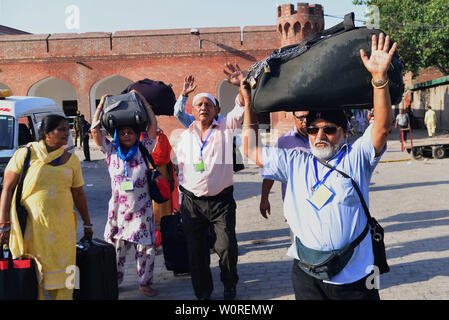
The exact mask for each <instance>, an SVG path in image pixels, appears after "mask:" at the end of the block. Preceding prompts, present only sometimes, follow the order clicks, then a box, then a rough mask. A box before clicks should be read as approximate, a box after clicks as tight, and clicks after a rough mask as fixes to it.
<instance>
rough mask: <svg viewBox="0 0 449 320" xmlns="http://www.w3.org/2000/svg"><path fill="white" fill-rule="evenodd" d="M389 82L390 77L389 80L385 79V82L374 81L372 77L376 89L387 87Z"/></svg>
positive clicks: (372, 83)
mask: <svg viewBox="0 0 449 320" xmlns="http://www.w3.org/2000/svg"><path fill="white" fill-rule="evenodd" d="M389 82H390V79H387V81H385V82H384V81H383V80H380V81H379V82H374V79H371V85H372V86H373V87H374V88H376V89H382V88H385V87H386V86H387V85H388V83H389Z"/></svg>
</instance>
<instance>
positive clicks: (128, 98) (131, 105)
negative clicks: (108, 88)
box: [100, 92, 149, 136]
mask: <svg viewBox="0 0 449 320" xmlns="http://www.w3.org/2000/svg"><path fill="white" fill-rule="evenodd" d="M100 121H101V125H102V126H103V127H104V128H105V129H106V130H107V131H108V132H109V134H110V135H111V136H114V131H115V129H116V128H117V127H122V126H131V127H136V128H137V129H139V130H141V131H144V130H145V129H146V127H147V125H148V121H149V118H148V115H147V112H146V110H145V106H144V105H143V102H142V101H141V100H140V99H139V97H138V96H137V95H136V94H135V93H134V92H132V93H127V94H120V95H117V96H108V97H106V99H105V101H104V107H103V111H102V112H101V115H100Z"/></svg>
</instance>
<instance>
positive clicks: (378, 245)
mask: <svg viewBox="0 0 449 320" xmlns="http://www.w3.org/2000/svg"><path fill="white" fill-rule="evenodd" d="M316 159H317V161H319V162H320V163H321V164H322V165H323V166H325V167H327V168H329V169H331V170H335V171H337V172H338V173H339V174H341V175H342V176H343V177H345V178H346V179H351V183H352V185H353V186H354V189H355V191H356V192H357V194H358V196H359V198H360V202H361V203H362V206H363V210H364V212H365V215H366V217H367V218H368V224H369V226H370V233H371V240H372V245H373V253H374V265H375V266H376V267H377V268H379V273H380V274H383V273H387V272H389V271H390V267H389V266H388V261H387V256H386V253H385V242H384V229H383V228H382V226H381V225H380V224H379V223H378V222H377V220H376V219H375V218H373V217H372V216H371V214H370V212H369V209H368V206H367V205H366V202H365V199H364V198H363V195H362V192H361V191H360V189H359V186H358V185H357V182H355V181H354V179H352V178H351V177H350V176H349V175H347V174H346V173H345V172H343V171H340V170H338V169H336V168H335V167H333V166H331V165H330V164H328V163H327V162H325V161H322V160H320V159H318V158H316Z"/></svg>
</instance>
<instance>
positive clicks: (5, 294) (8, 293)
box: [0, 147, 38, 300]
mask: <svg viewBox="0 0 449 320" xmlns="http://www.w3.org/2000/svg"><path fill="white" fill-rule="evenodd" d="M30 158H31V150H30V148H29V147H28V150H27V155H26V157H25V161H24V163H23V166H22V169H21V171H20V175H19V180H18V183H17V187H16V188H17V189H16V190H17V191H16V209H17V218H18V220H19V224H20V229H21V230H22V235H24V234H25V229H26V220H27V216H28V212H27V210H26V209H25V207H23V206H22V205H21V204H20V200H21V198H22V189H23V181H24V179H25V175H26V173H27V171H28V168H29V166H30ZM37 286H38V280H37V273H36V262H35V261H34V259H29V258H25V259H15V260H13V259H12V255H11V252H10V251H9V249H8V248H7V247H4V248H3V250H2V258H0V300H36V299H37V295H38V290H37V289H38V287H37Z"/></svg>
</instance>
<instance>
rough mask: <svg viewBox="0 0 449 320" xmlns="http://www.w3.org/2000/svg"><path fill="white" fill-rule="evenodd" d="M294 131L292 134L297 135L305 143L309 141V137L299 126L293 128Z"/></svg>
mask: <svg viewBox="0 0 449 320" xmlns="http://www.w3.org/2000/svg"><path fill="white" fill-rule="evenodd" d="M292 133H293V134H292V135H294V136H295V137H297V138H299V139H301V140H302V141H304V142H305V143H309V139H308V138H307V137H305V136H304V135H303V134H302V133H301V132H299V130H298V128H296V127H294V128H293V129H292Z"/></svg>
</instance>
